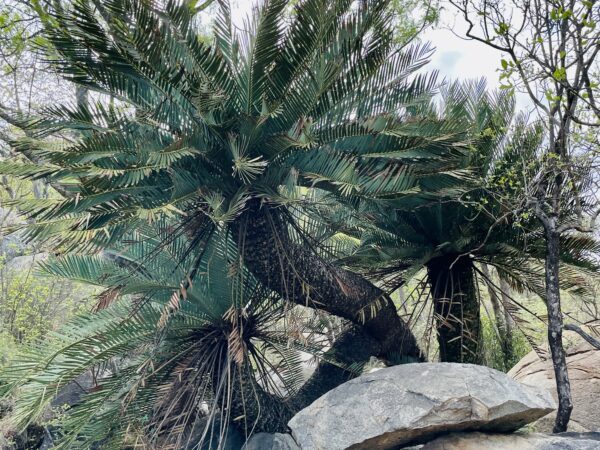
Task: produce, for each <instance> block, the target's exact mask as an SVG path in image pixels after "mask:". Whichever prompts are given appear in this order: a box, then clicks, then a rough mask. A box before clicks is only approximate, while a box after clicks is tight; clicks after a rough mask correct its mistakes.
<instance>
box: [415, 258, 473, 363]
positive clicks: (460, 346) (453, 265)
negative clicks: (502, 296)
mask: <svg viewBox="0 0 600 450" xmlns="http://www.w3.org/2000/svg"><path fill="white" fill-rule="evenodd" d="M427 272H428V278H429V282H430V286H431V294H432V297H433V301H434V311H435V320H436V328H437V335H438V343H439V347H440V360H441V361H443V362H467V363H473V364H478V363H480V360H481V357H480V356H481V354H480V353H481V352H480V344H481V342H480V340H481V321H480V309H479V300H478V297H477V291H476V286H475V270H474V267H473V262H472V261H471V260H470V259H469V258H468V257H466V256H459V255H448V256H443V257H439V258H435V259H434V260H432V261H431V262H430V263H429V264H428V265H427Z"/></svg>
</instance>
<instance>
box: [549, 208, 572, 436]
mask: <svg viewBox="0 0 600 450" xmlns="http://www.w3.org/2000/svg"><path fill="white" fill-rule="evenodd" d="M559 263H560V234H559V233H558V232H557V231H556V226H555V222H554V221H553V220H551V222H550V223H549V224H547V225H546V307H547V309H548V344H549V346H550V353H551V354H552V364H553V366H554V376H555V378H556V388H557V391H558V411H557V413H556V421H555V422H554V429H553V432H554V433H562V432H564V431H567V425H568V424H569V419H570V418H571V411H572V410H573V402H572V400H571V385H570V382H569V373H568V371H567V356H566V353H565V349H564V347H563V342H562V331H563V318H562V312H561V306H560V283H559Z"/></svg>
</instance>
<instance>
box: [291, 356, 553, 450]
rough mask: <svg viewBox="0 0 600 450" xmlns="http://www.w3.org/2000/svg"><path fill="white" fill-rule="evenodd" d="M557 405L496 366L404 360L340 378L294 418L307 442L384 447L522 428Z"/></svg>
mask: <svg viewBox="0 0 600 450" xmlns="http://www.w3.org/2000/svg"><path fill="white" fill-rule="evenodd" d="M554 408H555V404H554V401H553V400H552V398H551V396H550V394H549V393H548V392H546V391H544V390H540V389H536V388H533V387H529V386H524V385H522V384H520V383H518V382H516V381H515V380H513V379H511V378H510V377H508V376H506V375H505V374H503V373H501V372H498V371H497V370H494V369H490V368H487V367H482V366H475V365H471V364H451V363H419V364H404V365H399V366H394V367H389V368H386V369H382V370H378V371H376V372H372V373H369V374H366V375H362V376H360V377H358V378H355V379H354V380H351V381H349V382H347V383H344V384H342V385H341V386H338V387H337V388H335V389H333V390H331V391H329V392H328V393H326V394H325V395H323V396H322V397H320V398H319V399H317V400H316V401H315V402H313V403H312V404H311V405H310V406H308V407H307V408H305V409H303V410H302V411H300V412H299V413H298V414H297V415H295V416H294V417H293V418H292V420H290V422H289V423H288V426H289V427H290V429H291V430H292V435H293V436H294V439H295V441H296V442H297V443H298V445H299V446H300V448H301V449H302V450H342V449H349V448H352V449H353V450H360V449H369V450H377V449H390V448H395V447H397V446H400V445H408V444H413V443H419V442H427V441H429V440H432V439H434V438H435V437H437V436H438V435H439V434H441V433H447V432H450V431H463V430H485V431H495V432H509V431H514V430H516V429H518V428H520V427H522V426H523V425H525V424H527V423H529V422H533V421H534V420H536V419H538V418H540V417H542V416H544V415H546V414H548V413H549V412H550V411H552V410H553V409H554Z"/></svg>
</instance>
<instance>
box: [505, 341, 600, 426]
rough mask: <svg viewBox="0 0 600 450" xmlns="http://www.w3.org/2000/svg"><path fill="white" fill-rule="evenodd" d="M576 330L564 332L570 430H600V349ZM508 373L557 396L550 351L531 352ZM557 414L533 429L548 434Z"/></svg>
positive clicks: (542, 420) (543, 420) (524, 382)
mask: <svg viewBox="0 0 600 450" xmlns="http://www.w3.org/2000/svg"><path fill="white" fill-rule="evenodd" d="M574 334H575V333H571V332H568V333H565V335H567V341H568V343H567V345H569V343H570V346H569V347H568V348H567V368H568V371H569V379H570V381H571V395H572V397H573V412H572V413H571V421H570V422H569V431H600V407H599V405H600V350H597V349H595V348H594V347H592V346H591V345H590V344H588V343H587V342H584V341H583V340H582V339H580V338H579V337H578V336H577V337H575V336H573V335H574ZM508 375H510V376H512V377H513V378H514V379H515V380H517V381H519V382H521V383H523V384H527V385H530V386H537V387H540V388H544V389H546V390H547V391H548V392H550V394H552V396H553V397H554V398H555V399H556V398H557V396H556V381H555V380H554V368H553V366H552V360H551V358H550V352H549V351H547V352H544V353H542V354H541V355H538V354H536V353H535V352H531V353H529V354H527V355H526V356H525V357H524V358H523V359H522V360H521V361H519V362H518V363H517V365H516V366H515V367H513V368H512V369H511V370H510V372H508ZM555 417H556V413H554V412H553V413H551V414H549V415H548V416H546V417H544V418H542V419H540V420H539V421H537V422H536V423H535V425H534V428H535V430H536V431H540V432H544V433H550V432H551V431H552V427H553V425H554V419H555Z"/></svg>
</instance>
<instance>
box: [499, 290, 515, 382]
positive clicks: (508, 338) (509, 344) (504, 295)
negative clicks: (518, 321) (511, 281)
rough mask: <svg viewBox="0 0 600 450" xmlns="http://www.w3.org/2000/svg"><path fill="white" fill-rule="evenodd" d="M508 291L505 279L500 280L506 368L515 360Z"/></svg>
mask: <svg viewBox="0 0 600 450" xmlns="http://www.w3.org/2000/svg"><path fill="white" fill-rule="evenodd" d="M509 292H510V286H509V285H508V283H507V282H506V280H503V279H501V280H500V298H501V299H502V307H503V311H504V326H505V327H506V328H505V330H504V332H505V347H503V349H502V350H503V352H504V359H505V361H506V362H507V367H506V369H507V370H510V369H512V366H513V364H514V363H516V361H514V358H515V349H514V346H513V330H514V321H513V318H512V317H511V316H510V313H509V312H508V305H509V304H510V298H509V295H508V293H509ZM509 366H510V367H509Z"/></svg>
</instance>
